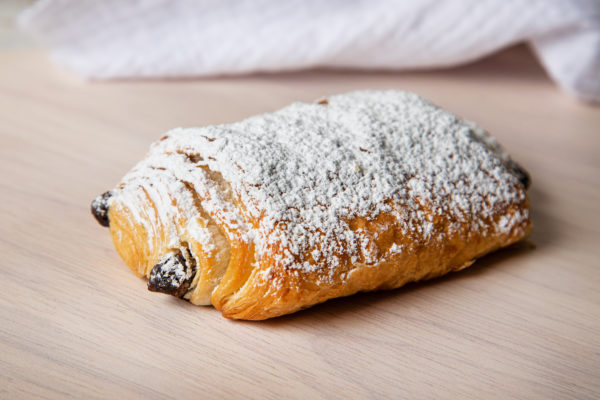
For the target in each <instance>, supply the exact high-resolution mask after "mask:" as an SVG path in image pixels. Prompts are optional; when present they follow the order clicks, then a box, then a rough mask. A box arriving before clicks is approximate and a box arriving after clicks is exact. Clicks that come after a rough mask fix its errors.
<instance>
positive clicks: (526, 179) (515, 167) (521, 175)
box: [509, 160, 531, 189]
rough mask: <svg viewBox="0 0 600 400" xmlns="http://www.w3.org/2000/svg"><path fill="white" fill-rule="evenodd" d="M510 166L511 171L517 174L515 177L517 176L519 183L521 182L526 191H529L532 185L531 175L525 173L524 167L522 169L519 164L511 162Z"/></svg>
mask: <svg viewBox="0 0 600 400" xmlns="http://www.w3.org/2000/svg"><path fill="white" fill-rule="evenodd" d="M509 166H510V169H511V170H512V171H513V172H514V173H515V175H517V178H518V179H519V182H521V184H522V185H523V186H524V187H525V189H529V186H530V185H531V177H530V176H529V173H528V172H527V171H525V169H524V168H523V167H521V166H520V165H519V164H517V163H516V162H514V161H512V160H511V161H510V164H509Z"/></svg>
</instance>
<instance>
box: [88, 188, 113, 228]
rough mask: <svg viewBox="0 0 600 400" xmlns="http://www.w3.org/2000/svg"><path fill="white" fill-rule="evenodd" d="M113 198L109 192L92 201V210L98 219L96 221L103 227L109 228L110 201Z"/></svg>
mask: <svg viewBox="0 0 600 400" xmlns="http://www.w3.org/2000/svg"><path fill="white" fill-rule="evenodd" d="M111 196H112V192H111V191H110V190H109V191H107V192H104V193H102V194H101V195H100V196H98V197H96V198H95V199H94V201H92V205H91V209H92V214H93V215H94V217H95V218H96V221H98V223H99V224H100V225H102V226H108V225H109V220H108V200H109V199H110V197H111Z"/></svg>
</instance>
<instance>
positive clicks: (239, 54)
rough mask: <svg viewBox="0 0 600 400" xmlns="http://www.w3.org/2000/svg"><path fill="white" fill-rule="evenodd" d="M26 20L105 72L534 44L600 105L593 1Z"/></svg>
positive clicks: (404, 58)
mask: <svg viewBox="0 0 600 400" xmlns="http://www.w3.org/2000/svg"><path fill="white" fill-rule="evenodd" d="M20 23H21V26H22V27H24V28H25V29H26V30H28V31H30V32H32V33H34V34H35V35H36V36H38V37H39V38H41V39H42V40H44V41H45V42H47V43H48V44H49V45H50V47H51V49H52V53H53V56H54V59H55V60H56V61H57V62H58V63H60V64H62V65H65V66H66V67H68V68H70V69H72V70H74V71H76V72H78V73H79V74H82V75H84V76H87V77H90V78H100V79H109V78H135V77H174V76H204V75H216V74H239V73H247V72H254V71H277V70H286V69H298V68H307V67H314V66H330V67H335V66H341V67H361V68H397V69H402V68H411V69H414V68H432V67H444V66H453V65H458V64H461V63H466V62H469V61H473V60H475V59H478V58H481V57H483V56H485V55H487V54H490V53H493V52H494V51H496V50H499V49H501V48H503V47H506V46H508V45H511V44H514V43H517V42H527V43H529V44H530V45H531V46H532V48H533V49H534V51H535V53H536V54H537V55H538V56H539V58H540V60H541V62H542V64H543V65H544V67H545V68H546V70H547V71H548V73H549V75H550V76H551V77H552V78H553V79H554V80H555V81H556V82H557V83H558V84H560V86H561V87H563V88H564V89H565V90H567V91H569V92H571V93H573V94H575V95H576V96H578V97H580V98H583V99H587V100H593V101H600V1H598V0H571V1H569V0H420V1H406V0H397V1H395V0H325V1H324V0H201V1H200V0H132V1H123V0H86V1H78V0H41V1H38V2H37V3H35V4H34V5H33V6H32V7H30V8H28V9H27V10H25V11H24V12H23V14H22V15H21V16H20Z"/></svg>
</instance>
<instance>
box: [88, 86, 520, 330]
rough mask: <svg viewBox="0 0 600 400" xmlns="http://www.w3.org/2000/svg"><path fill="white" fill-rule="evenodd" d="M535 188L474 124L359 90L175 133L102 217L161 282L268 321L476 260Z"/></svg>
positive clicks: (99, 211)
mask: <svg viewBox="0 0 600 400" xmlns="http://www.w3.org/2000/svg"><path fill="white" fill-rule="evenodd" d="M528 184H529V177H528V175H527V173H526V172H525V171H524V170H523V169H522V168H520V167H519V166H518V165H517V164H516V163H515V162H514V161H512V160H511V159H510V158H509V156H508V155H507V154H506V153H505V152H504V151H503V150H502V149H501V147H500V146H499V145H498V143H497V142H496V140H495V139H494V138H492V137H491V136H489V135H488V134H487V133H486V132H485V131H484V130H482V129H481V128H479V127H477V126H476V125H475V124H473V123H472V122H468V121H465V120H463V119H461V118H459V117H457V116H455V115H453V114H452V113H450V112H448V111H445V110H443V109H441V108H439V107H436V106H435V105H433V104H431V103H430V102H428V101H427V100H425V99H423V98H421V97H419V96H417V95H415V94H412V93H407V92H400V91H359V92H352V93H347V94H341V95H335V96H331V97H329V98H327V99H326V100H322V101H319V102H316V103H294V104H291V105H289V106H287V107H285V108H283V109H281V110H279V111H276V112H273V113H269V114H263V115H259V116H255V117H251V118H248V119H246V120H244V121H241V122H237V123H233V124H227V125H216V126H208V127H203V128H187V129H182V128H178V129H174V130H172V131H170V132H168V133H167V134H166V135H165V136H163V137H162V138H161V139H160V140H159V141H157V142H156V143H154V144H153V145H152V146H151V148H150V151H149V153H148V155H147V156H146V158H145V159H143V160H142V161H140V162H139V163H138V164H137V165H136V166H135V167H134V168H133V169H132V170H131V171H130V172H129V173H127V174H126V175H125V177H124V178H123V179H122V181H121V183H120V184H118V185H117V186H116V187H115V188H114V189H111V190H109V191H108V192H106V193H104V194H103V195H101V196H99V197H98V198H96V200H94V201H93V203H92V212H93V213H94V215H95V217H96V219H97V220H98V221H99V222H100V223H101V224H102V225H106V226H109V228H110V233H111V236H112V239H113V242H114V244H115V247H116V249H117V251H118V253H119V254H120V256H121V257H122V258H123V260H124V261H125V263H126V264H127V265H128V266H129V268H131V270H132V271H133V272H135V273H136V274H137V275H139V276H143V277H145V278H146V279H147V280H148V288H149V289H150V290H152V291H156V292H163V293H168V294H171V295H174V296H177V297H180V298H183V299H186V300H188V301H190V302H191V303H193V304H200V305H209V304H212V305H213V306H215V307H216V308H218V309H219V310H221V312H222V313H223V315H224V316H225V317H228V318H239V319H251V320H259V319H266V318H271V317H276V316H279V315H283V314H288V313H292V312H294V311H297V310H300V309H303V308H306V307H309V306H311V305H314V304H317V303H320V302H323V301H326V300H328V299H331V298H334V297H340V296H348V295H351V294H353V293H356V292H359V291H370V290H379V289H393V288H397V287H399V286H402V285H404V284H405V283H407V282H411V281H418V280H422V279H429V278H433V277H437V276H440V275H443V274H445V273H447V272H450V271H455V270H460V269H462V268H465V267H467V266H469V265H471V264H472V263H473V261H474V260H475V259H476V258H478V257H481V256H483V255H484V254H486V253H488V252H490V251H493V250H495V249H498V248H500V247H503V246H507V245H509V244H511V243H514V242H516V241H518V240H520V239H522V238H524V237H525V236H526V235H527V234H528V233H529V231H530V229H531V222H530V216H529V201H528V198H527V194H526V189H527V186H528Z"/></svg>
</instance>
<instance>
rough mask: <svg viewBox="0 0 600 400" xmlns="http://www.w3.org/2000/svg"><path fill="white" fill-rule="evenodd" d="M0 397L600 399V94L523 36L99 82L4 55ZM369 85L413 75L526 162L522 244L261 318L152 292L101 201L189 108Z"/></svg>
mask: <svg viewBox="0 0 600 400" xmlns="http://www.w3.org/2000/svg"><path fill="white" fill-rule="evenodd" d="M0 66H1V67H0V68H1V70H2V73H1V74H0V122H1V123H0V140H1V145H0V187H1V190H0V213H1V214H0V220H1V222H0V266H1V270H0V287H1V291H0V292H1V294H0V398H2V399H5V398H6V399H15V398H35V397H42V398H58V399H65V398H76V399H82V398H109V399H117V398H118V399H122V398H143V399H162V398H173V399H183V398H196V399H203V398H258V399H283V398H302V399H319V398H323V399H333V398H344V399H347V398H349V399H351V398H411V399H417V398H418V399H421V398H449V399H456V398H473V399H490V398H502V399H506V398H512V397H514V398H521V399H525V398H539V399H549V398H552V399H558V398H578V399H594V398H595V399H597V398H599V397H600V262H599V256H600V251H599V249H600V240H599V239H600V156H599V152H600V108H596V107H593V106H591V105H586V104H583V103H580V102H578V101H576V100H574V99H573V98H571V97H569V96H568V95H566V94H564V93H563V92H561V91H560V90H559V89H558V88H557V87H555V86H554V84H553V83H552V82H551V81H550V80H549V79H548V78H547V77H546V76H545V74H544V72H543V71H542V70H541V68H540V67H539V66H538V65H537V64H536V62H535V61H534V60H533V58H532V57H531V56H530V55H529V54H528V53H527V52H526V51H525V50H524V49H523V48H517V49H513V50H510V51H508V52H504V53H502V54H499V55H497V56H494V57H493V58H490V59H488V60H486V61H483V62H479V63H477V64H474V65H471V66H468V67H464V68H458V69H453V70H446V71H437V72H417V73H396V72H379V73H375V72H350V71H310V72H298V73H284V74H276V75H254V76H249V77H234V78H222V79H198V80H178V81H169V82H165V81H145V82H111V83H88V82H84V81H81V80H79V79H78V78H76V77H73V76H71V75H69V74H67V73H65V72H61V71H58V70H56V69H55V67H53V66H52V65H51V64H50V62H49V61H47V59H46V57H45V55H44V54H43V53H42V52H41V51H39V50H27V49H25V50H11V51H4V52H2V53H1V54H0ZM358 88H373V89H378V88H398V89H406V90H412V91H416V92H418V93H420V94H422V95H424V96H425V97H428V98H430V99H431V100H433V101H434V102H435V103H437V104H439V105H441V106H444V107H446V108H448V109H450V110H451V111H453V112H455V113H457V114H459V115H462V116H464V117H466V118H469V119H472V120H475V121H478V122H479V123H480V124H481V125H482V126H484V127H486V128H488V129H489V130H490V131H491V132H493V133H494V134H495V135H496V136H497V137H498V138H499V140H500V142H501V143H502V144H504V145H505V147H506V148H507V149H508V150H509V152H510V153H511V154H512V155H513V156H514V158H515V159H516V160H518V161H519V162H521V163H522V164H523V165H524V166H525V167H526V168H527V169H528V170H529V171H530V172H531V175H532V176H533V182H534V183H533V187H532V188H531V192H530V193H531V200H532V207H533V211H534V214H533V219H534V224H535V230H534V233H533V235H532V236H531V238H530V239H529V240H528V241H527V242H525V243H522V244H521V245H518V246H515V247H513V248H511V249H507V250H503V251H499V252H497V253H495V254H493V255H490V256H487V257H485V258H483V259H482V260H480V261H478V262H477V263H476V264H475V265H474V266H473V267H471V268H469V269H467V270H464V271H462V272H459V273H455V274H452V275H451V276H447V277H445V278H441V279H436V280H434V281H430V282H425V283H419V284H411V285H408V286H406V287H405V288H402V289H399V290H394V291H390V292H382V293H370V294H359V295H356V296H352V297H350V298H345V299H339V300H334V301H329V302H327V303H326V304H324V305H320V306H317V307H314V308H312V309H309V310H307V311H303V312H300V313H297V314H295V315H291V316H287V317H282V318H278V319H274V320H270V321H265V322H258V323H257V322H254V323H250V322H236V321H230V320H226V319H224V318H222V317H221V315H220V313H219V312H217V311H216V310H214V309H212V308H203V307H194V306H192V305H190V304H188V303H186V302H183V301H180V300H176V299H172V298H169V297H168V296H164V295H157V294H154V293H150V292H148V291H147V290H146V285H145V282H144V281H143V280H141V279H139V278H136V277H135V276H134V275H133V274H132V273H131V272H129V270H128V269H127V268H126V267H125V265H124V264H123V262H122V261H121V260H120V259H119V257H118V256H117V254H116V252H115V251H114V249H113V246H112V243H111V240H110V238H109V235H108V232H107V231H106V230H105V229H103V228H101V227H100V226H99V225H98V224H97V223H96V222H95V221H94V219H93V218H92V217H91V215H90V213H89V203H90V201H91V200H92V198H93V197H94V196H96V195H97V194H99V193H102V192H103V191H104V190H105V189H107V188H110V187H112V186H113V185H114V184H115V183H116V182H118V180H119V179H120V178H121V176H122V175H123V174H124V173H125V172H126V171H127V170H128V169H129V168H130V167H131V166H132V165H133V164H134V163H135V162H137V161H138V160H139V159H140V158H141V157H142V156H143V155H144V153H145V152H146V150H147V148H148V145H149V144H150V143H151V142H152V141H153V140H155V139H157V138H158V137H159V136H161V134H162V133H163V132H164V131H165V130H167V129H169V128H173V127H176V126H191V125H205V124H214V123H220V122H230V121H235V120H238V119H240V118H243V117H246V116H249V115H252V114H255V113H260V112H266V111H271V110H274V109H277V108H279V107H281V106H283V105H285V104H287V103H289V102H291V101H293V100H306V101H309V100H313V99H315V98H318V97H320V96H322V95H325V94H331V93H336V92H343V91H348V90H352V89H358Z"/></svg>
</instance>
